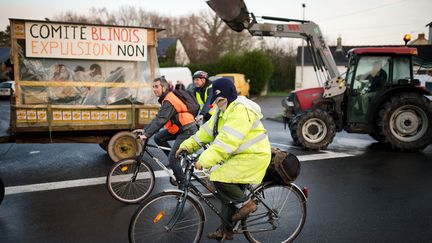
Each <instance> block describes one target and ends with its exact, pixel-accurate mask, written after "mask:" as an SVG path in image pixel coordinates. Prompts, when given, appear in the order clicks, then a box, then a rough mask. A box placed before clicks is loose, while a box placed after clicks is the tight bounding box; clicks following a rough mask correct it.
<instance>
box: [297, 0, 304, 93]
mask: <svg viewBox="0 0 432 243" xmlns="http://www.w3.org/2000/svg"><path fill="white" fill-rule="evenodd" d="M302 7H303V21H304V20H305V8H306V4H304V3H303V4H302ZM303 66H304V40H303V39H302V46H301V71H300V85H301V86H303ZM296 88H297V87H296Z"/></svg>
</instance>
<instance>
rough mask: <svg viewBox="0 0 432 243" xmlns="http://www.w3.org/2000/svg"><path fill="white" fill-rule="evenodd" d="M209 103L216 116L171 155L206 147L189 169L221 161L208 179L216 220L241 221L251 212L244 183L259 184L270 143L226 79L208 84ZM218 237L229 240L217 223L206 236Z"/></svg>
mask: <svg viewBox="0 0 432 243" xmlns="http://www.w3.org/2000/svg"><path fill="white" fill-rule="evenodd" d="M211 102H212V103H213V104H215V105H217V108H218V109H217V112H216V113H215V114H214V115H213V116H212V117H211V118H210V120H209V121H208V122H207V123H205V124H204V125H202V126H201V127H200V129H199V130H198V132H197V133H196V134H195V135H193V136H192V137H190V138H189V139H187V140H186V141H184V142H183V143H182V144H181V145H180V147H179V150H177V153H176V154H177V156H178V155H179V154H180V153H181V152H182V151H187V152H188V153H192V152H194V151H196V150H198V149H199V148H200V147H202V146H203V145H205V144H210V146H209V147H208V148H207V149H206V150H205V151H204V152H203V153H202V154H201V156H200V158H199V161H198V162H197V163H196V164H195V167H196V168H197V169H202V167H204V168H210V167H212V166H215V165H216V164H218V163H221V166H220V167H218V168H216V169H215V170H214V171H212V173H211V175H210V180H211V181H213V183H214V185H215V188H216V190H217V191H218V194H217V195H216V196H217V197H218V198H219V199H220V200H221V202H222V210H221V213H222V216H224V217H225V219H227V220H228V221H230V222H232V221H237V220H240V219H243V218H246V217H247V215H248V214H250V213H251V212H253V211H255V210H256V205H255V203H254V202H253V201H252V200H248V199H247V197H246V196H245V193H244V189H245V187H246V185H247V184H259V183H261V181H262V179H263V177H264V175H265V172H266V170H267V167H268V165H269V163H270V159H271V148H270V142H269V140H268V137H267V131H266V129H265V128H264V126H263V125H262V123H261V118H262V114H261V109H260V107H259V106H258V105H257V104H256V103H255V102H253V101H251V100H249V99H247V98H246V97H243V96H238V97H237V91H236V89H235V86H234V84H233V82H232V81H230V80H229V79H226V78H220V79H217V80H215V81H213V98H212V100H211ZM238 208H240V209H238ZM224 235H225V239H233V234H232V229H230V228H228V226H227V225H224V224H223V222H222V225H221V227H219V229H218V230H217V231H216V232H212V233H210V234H209V235H208V237H209V238H211V239H216V240H220V239H222V238H223V237H224Z"/></svg>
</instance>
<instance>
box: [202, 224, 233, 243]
mask: <svg viewBox="0 0 432 243" xmlns="http://www.w3.org/2000/svg"><path fill="white" fill-rule="evenodd" d="M207 238H209V239H212V240H217V241H221V240H233V239H234V235H233V233H232V232H231V231H229V230H225V227H224V226H222V225H221V226H219V228H218V229H217V230H216V231H215V232H210V233H208V235H207Z"/></svg>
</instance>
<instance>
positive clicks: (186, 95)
mask: <svg viewBox="0 0 432 243" xmlns="http://www.w3.org/2000/svg"><path fill="white" fill-rule="evenodd" d="M173 93H174V94H175V96H177V97H178V98H179V99H181V101H183V103H185V104H186V106H187V109H188V112H189V113H191V114H192V115H193V116H196V115H197V114H198V111H199V108H200V106H199V104H198V101H197V99H196V97H195V96H194V95H192V94H191V93H190V92H188V91H187V90H181V89H175V90H173Z"/></svg>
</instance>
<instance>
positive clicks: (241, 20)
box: [207, 0, 251, 32]
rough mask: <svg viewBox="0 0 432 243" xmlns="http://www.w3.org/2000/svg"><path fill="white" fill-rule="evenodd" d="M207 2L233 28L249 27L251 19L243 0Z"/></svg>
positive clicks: (214, 0) (213, 0)
mask: <svg viewBox="0 0 432 243" xmlns="http://www.w3.org/2000/svg"><path fill="white" fill-rule="evenodd" d="M207 4H208V5H209V6H210V8H212V9H213V11H214V12H215V13H216V15H217V16H219V17H220V18H221V19H222V20H223V21H224V22H225V23H226V24H227V25H228V26H229V27H230V28H231V29H233V30H235V31H237V32H241V31H242V30H244V29H247V28H248V26H249V24H250V22H251V19H250V16H249V11H248V10H247V7H246V5H245V3H244V2H243V0H208V1H207Z"/></svg>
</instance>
